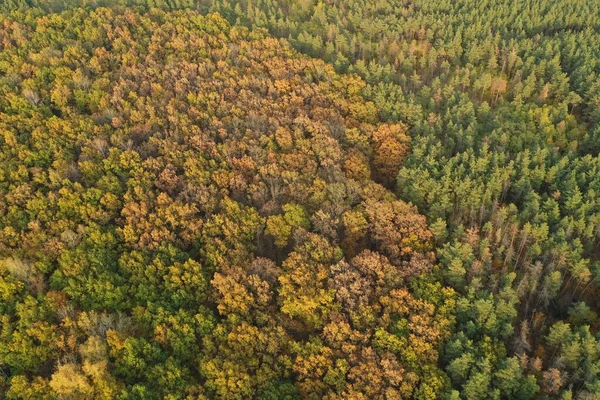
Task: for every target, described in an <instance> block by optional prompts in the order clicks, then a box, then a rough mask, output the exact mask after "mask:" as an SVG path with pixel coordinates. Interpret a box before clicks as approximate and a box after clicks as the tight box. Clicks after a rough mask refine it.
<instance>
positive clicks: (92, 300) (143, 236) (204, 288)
mask: <svg viewBox="0 0 600 400" xmlns="http://www.w3.org/2000/svg"><path fill="white" fill-rule="evenodd" d="M0 22H1V23H0V46H1V47H0V48H1V52H0V74H1V82H0V160H1V162H2V165H3V168H2V172H0V232H1V235H0V253H1V255H2V261H0V294H1V296H2V302H1V303H0V314H1V315H0V339H1V340H0V366H1V371H2V375H0V393H1V394H2V396H3V397H5V398H8V399H20V398H27V399H37V398H59V399H90V398H94V399H96V398H98V399H101V398H104V399H112V398H122V399H142V398H143V399H152V398H156V399H162V398H169V399H179V398H182V399H183V398H194V399H196V398H197V399H201V398H222V399H247V398H264V399H281V398H288V399H293V398H315V399H317V398H318V399H320V398H330V399H345V398H411V397H414V398H434V397H436V396H437V395H439V394H440V393H442V391H444V390H447V389H448V385H449V383H450V380H449V379H448V377H447V376H446V374H445V373H443V372H442V370H441V369H439V367H438V361H439V350H440V349H441V344H442V341H443V340H444V339H445V338H447V337H448V334H449V332H450V328H451V325H452V323H453V319H452V318H453V317H452V315H451V313H450V310H451V304H452V303H453V302H454V292H453V290H451V289H444V288H442V287H441V286H440V285H439V284H435V283H434V282H433V281H431V280H430V281H429V282H425V281H424V282H425V283H423V284H422V287H421V288H420V289H419V290H415V291H412V290H409V288H408V282H409V281H410V280H411V279H412V278H414V277H416V276H420V275H423V274H427V273H428V272H430V271H431V270H432V268H433V261H434V255H433V234H432V233H431V232H430V230H429V229H428V227H427V223H426V220H425V217H423V216H422V215H420V214H419V213H418V212H417V210H416V208H415V207H414V206H412V205H411V204H409V203H405V202H403V201H401V200H398V199H397V198H396V197H395V196H394V195H393V193H392V192H390V191H389V190H388V189H387V188H386V186H385V185H387V186H389V185H390V184H392V185H393V181H394V180H395V175H396V173H397V169H398V168H399V167H400V165H401V163H402V162H403V160H404V159H405V158H406V154H407V152H408V149H409V138H408V136H407V127H406V126H405V125H403V124H401V123H382V122H380V121H379V117H378V114H377V112H376V109H375V107H374V104H373V103H372V102H368V101H365V100H364V98H363V97H362V95H361V94H362V90H363V89H364V87H365V83H364V82H363V81H362V80H361V79H360V78H358V77H357V76H354V75H346V76H340V75H338V74H336V73H335V72H334V70H333V67H332V66H330V65H327V64H325V63H324V62H323V61H318V60H313V59H309V58H307V57H305V56H300V55H299V54H298V53H296V51H294V50H293V49H292V48H291V47H290V46H289V45H288V44H287V43H285V42H284V41H280V40H277V39H273V38H270V37H268V36H267V35H266V34H265V32H263V31H250V30H248V29H247V28H243V27H231V26H230V25H229V24H228V23H227V22H226V21H225V20H224V19H223V18H222V17H220V16H219V15H217V14H210V15H207V16H201V15H199V14H198V13H195V12H191V11H186V12H164V11H159V10H157V9H154V10H151V11H148V12H143V13H140V12H138V11H135V10H134V9H124V8H115V9H107V8H98V9H96V10H94V11H84V10H82V9H75V10H73V11H65V12H64V13H61V14H48V15H37V14H36V13H35V12H29V13H27V14H12V15H11V16H8V17H3V18H2V20H1V21H0Z"/></svg>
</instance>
